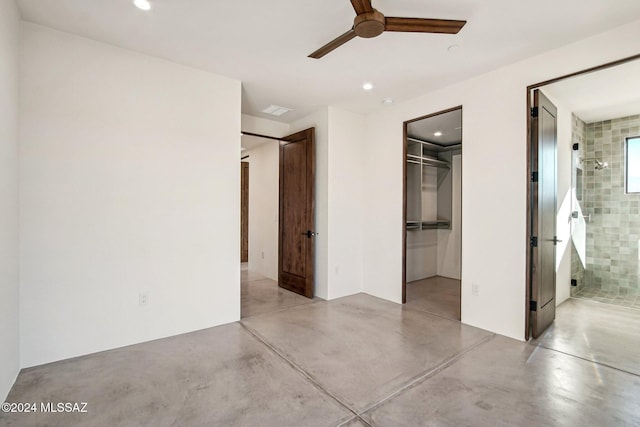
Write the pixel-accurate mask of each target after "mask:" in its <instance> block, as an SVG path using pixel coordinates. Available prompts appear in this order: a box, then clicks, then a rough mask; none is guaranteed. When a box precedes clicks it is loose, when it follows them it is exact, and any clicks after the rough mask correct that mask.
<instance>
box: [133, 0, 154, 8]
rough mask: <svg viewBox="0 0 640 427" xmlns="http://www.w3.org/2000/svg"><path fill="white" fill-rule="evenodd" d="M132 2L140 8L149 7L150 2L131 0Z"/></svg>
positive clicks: (147, 0)
mask: <svg viewBox="0 0 640 427" xmlns="http://www.w3.org/2000/svg"><path fill="white" fill-rule="evenodd" d="M133 4H135V5H136V7H137V8H138V9H141V10H149V9H151V3H149V0H133Z"/></svg>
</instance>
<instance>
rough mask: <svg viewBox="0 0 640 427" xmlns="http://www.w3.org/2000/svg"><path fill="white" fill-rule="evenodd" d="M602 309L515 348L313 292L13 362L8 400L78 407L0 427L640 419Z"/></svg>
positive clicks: (631, 346)
mask: <svg viewBox="0 0 640 427" xmlns="http://www.w3.org/2000/svg"><path fill="white" fill-rule="evenodd" d="M585 304H588V305H585ZM608 308H609V307H603V305H602V304H594V303H589V302H585V301H581V300H570V301H569V302H567V303H565V304H563V305H562V306H560V307H559V308H558V321H557V322H556V325H555V326H554V327H553V328H552V329H551V330H549V331H548V332H547V334H545V336H543V337H542V338H541V339H540V340H539V341H537V342H533V343H522V342H518V341H515V340H511V339H507V338H504V337H500V336H495V335H493V334H490V333H488V332H486V331H482V330H480V329H476V328H473V327H469V326H465V325H463V324H461V323H460V322H458V321H453V320H449V319H445V318H443V317H441V316H436V315H433V314H430V313H426V312H424V311H421V310H416V309H414V308H409V307H402V306H400V305H397V304H393V303H390V302H387V301H384V300H380V299H377V298H374V297H371V296H368V295H365V294H358V295H353V296H350V297H346V298H341V299H338V300H333V301H317V302H314V303H311V304H303V305H299V306H296V307H293V308H289V309H285V310H281V311H277V312H274V313H270V314H263V315H260V316H255V317H251V318H248V319H244V320H243V321H242V322H237V323H233V324H229V325H224V326H219V327H216V328H211V329H207V330H203V331H199V332H194V333H190V334H185V335H180V336H176V337H172V338H167V339H162V340H157V341H153V342H148V343H143V344H138V345H134V346H130V347H125V348H121V349H116V350H111V351H107V352H102V353H97V354H93V355H88V356H84V357H80V358H76V359H72V360H67V361H62V362H58V363H53V364H49V365H44V366H39V367H34V368H30V369H25V370H23V371H22V372H21V373H20V375H19V377H18V380H17V383H16V385H15V386H14V387H13V389H12V391H11V393H10V395H9V397H8V399H7V400H8V401H10V402H88V406H87V409H88V411H89V412H88V413H86V414H60V413H58V414H51V413H50V414H44V413H32V414H2V413H0V425H3V426H5V425H6V426H39V425H47V426H75V425H82V426H278V427H282V426H296V427H298V426H368V425H371V426H378V427H384V426H389V427H396V426H635V425H640V400H639V399H638V398H637V396H638V395H640V377H639V376H638V375H637V373H638V372H639V371H640V358H639V357H637V353H629V351H632V352H633V351H637V349H638V348H640V346H639V345H638V344H639V342H638V339H639V338H638V336H639V334H640V327H639V326H640V312H638V311H635V310H626V311H624V312H619V313H616V312H615V311H610V310H607V309H608ZM588 319H591V320H588ZM587 322H590V323H587ZM605 322H613V325H615V326H612V327H611V329H610V330H609V331H606V330H598V329H597V327H598V325H599V324H600V323H605ZM568 325H574V326H575V325H583V326H584V329H579V328H578V329H571V328H569V326H568ZM590 325H591V326H590ZM575 328H577V326H575ZM616 331H617V332H616ZM619 332H622V333H623V335H624V338H622V339H619V340H618V339H615V337H616V336H618V335H616V334H618V333H619ZM554 347H557V348H554ZM589 351H591V353H589ZM605 354H607V355H609V357H608V358H607V359H606V365H605V364H602V363H600V362H599V361H600V360H605V359H603V358H604V355H605ZM612 355H617V356H615V357H614V356H612Z"/></svg>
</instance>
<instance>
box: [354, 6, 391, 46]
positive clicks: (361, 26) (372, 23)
mask: <svg viewBox="0 0 640 427" xmlns="http://www.w3.org/2000/svg"><path fill="white" fill-rule="evenodd" d="M384 24H385V23H384V15H383V14H382V13H380V12H378V11H377V10H376V9H373V12H368V13H361V14H360V15H358V16H356V19H354V20H353V29H354V30H355V32H356V35H357V36H358V37H363V38H365V39H370V38H372V37H376V36H379V35H380V34H382V33H383V32H384Z"/></svg>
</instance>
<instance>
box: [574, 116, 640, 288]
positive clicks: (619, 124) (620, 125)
mask: <svg viewBox="0 0 640 427" xmlns="http://www.w3.org/2000/svg"><path fill="white" fill-rule="evenodd" d="M639 135H640V115H634V116H630V117H623V118H620V119H614V120H607V121H603V122H595V123H589V124H587V125H586V141H585V144H584V157H585V158H593V157H595V158H597V159H599V160H601V161H604V162H608V163H609V168H608V169H604V170H595V169H594V166H595V164H594V162H586V163H585V164H584V165H583V169H584V171H583V177H584V182H583V184H584V185H583V198H582V199H583V200H582V206H583V209H584V211H585V212H584V213H585V215H588V214H591V220H590V221H589V222H588V223H587V265H586V269H585V271H584V283H585V286H586V287H592V288H596V289H602V290H606V291H608V292H611V293H617V294H619V295H621V296H624V295H631V294H633V295H637V294H640V289H639V283H638V282H639V274H638V264H639V263H638V239H640V194H625V192H624V140H625V138H626V137H631V136H639Z"/></svg>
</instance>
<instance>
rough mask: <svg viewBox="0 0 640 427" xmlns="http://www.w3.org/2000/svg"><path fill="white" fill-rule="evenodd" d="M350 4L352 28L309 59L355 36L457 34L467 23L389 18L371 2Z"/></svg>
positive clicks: (324, 53) (369, 0) (319, 55)
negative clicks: (354, 12) (353, 10)
mask: <svg viewBox="0 0 640 427" xmlns="http://www.w3.org/2000/svg"><path fill="white" fill-rule="evenodd" d="M351 4H352V5H353V8H354V9H355V11H356V18H355V19H354V20H353V27H352V28H351V29H350V30H349V31H347V32H346V33H344V34H343V35H341V36H340V37H338V38H337V39H335V40H333V41H331V42H329V43H327V44H326V45H324V46H322V47H321V48H320V49H318V50H316V51H315V52H313V53H312V54H311V55H309V58H315V59H320V58H322V57H323V56H325V55H326V54H327V53H329V52H331V51H333V50H334V49H337V48H339V47H340V46H342V45H343V44H345V43H346V42H348V41H349V40H351V39H353V38H354V37H356V36H358V37H364V38H367V39H368V38H371V37H376V36H379V35H380V34H382V33H383V32H384V31H395V32H412V33H444V34H457V33H458V32H459V31H460V30H461V29H462V27H464V24H466V23H467V21H454V20H449V19H422V18H391V17H385V16H384V15H383V14H382V13H380V12H378V11H377V10H376V9H374V8H373V6H371V0H351Z"/></svg>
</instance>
